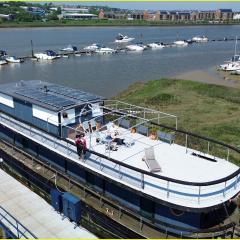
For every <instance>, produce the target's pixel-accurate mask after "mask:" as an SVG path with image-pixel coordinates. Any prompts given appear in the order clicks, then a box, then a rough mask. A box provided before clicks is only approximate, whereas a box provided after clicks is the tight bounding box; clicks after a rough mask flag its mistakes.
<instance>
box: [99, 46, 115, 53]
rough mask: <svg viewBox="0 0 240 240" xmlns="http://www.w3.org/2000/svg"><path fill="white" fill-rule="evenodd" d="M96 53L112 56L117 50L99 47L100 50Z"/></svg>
mask: <svg viewBox="0 0 240 240" xmlns="http://www.w3.org/2000/svg"><path fill="white" fill-rule="evenodd" d="M95 52H96V53H98V54H111V53H115V52H116V50H115V49H113V48H109V47H105V46H99V48H97V49H96V50H95Z"/></svg>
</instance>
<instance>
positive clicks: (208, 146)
mask: <svg viewBox="0 0 240 240" xmlns="http://www.w3.org/2000/svg"><path fill="white" fill-rule="evenodd" d="M209 151H210V142H208V145H207V153H209Z"/></svg>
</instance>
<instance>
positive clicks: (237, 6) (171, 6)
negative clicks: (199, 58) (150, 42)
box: [65, 1, 240, 11]
mask: <svg viewBox="0 0 240 240" xmlns="http://www.w3.org/2000/svg"><path fill="white" fill-rule="evenodd" d="M65 3H66V2H65ZM71 4H81V5H87V6H90V5H101V6H102V5H103V6H110V7H119V8H127V9H139V10H147V9H149V10H161V9H162V10H163V9H166V10H176V9H178V10H184V9H189V10H190V9H198V10H215V9H219V8H232V9H233V10H235V11H240V2H207V3H206V2H147V1H146V2H75V3H73V2H72V3H71Z"/></svg>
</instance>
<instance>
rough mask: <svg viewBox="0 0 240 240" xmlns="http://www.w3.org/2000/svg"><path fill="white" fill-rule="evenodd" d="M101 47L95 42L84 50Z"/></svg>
mask: <svg viewBox="0 0 240 240" xmlns="http://www.w3.org/2000/svg"><path fill="white" fill-rule="evenodd" d="M100 47H101V45H100V44H97V43H93V44H92V45H89V46H86V47H84V48H83V50H85V51H96V50H97V49H98V48H100Z"/></svg>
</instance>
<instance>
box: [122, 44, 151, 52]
mask: <svg viewBox="0 0 240 240" xmlns="http://www.w3.org/2000/svg"><path fill="white" fill-rule="evenodd" d="M146 48H147V46H145V45H143V44H142V43H137V44H131V45H127V46H126V49H127V50H129V51H143V50H145V49H146Z"/></svg>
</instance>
